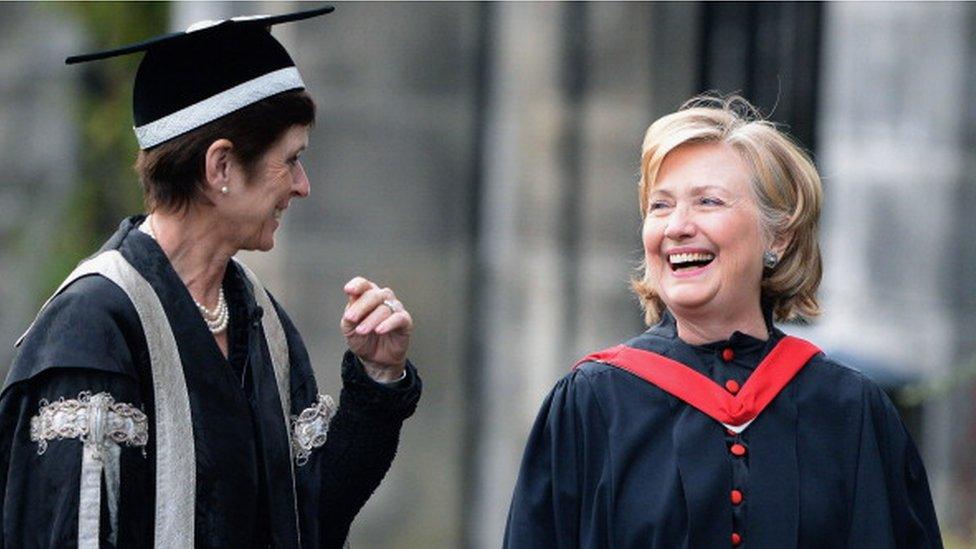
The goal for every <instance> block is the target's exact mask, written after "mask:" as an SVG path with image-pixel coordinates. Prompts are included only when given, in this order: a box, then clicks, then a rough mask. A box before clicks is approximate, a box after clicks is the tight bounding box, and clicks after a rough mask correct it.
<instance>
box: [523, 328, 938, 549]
mask: <svg viewBox="0 0 976 549" xmlns="http://www.w3.org/2000/svg"><path fill="white" fill-rule="evenodd" d="M770 328H771V332H770V333H771V337H770V338H769V340H767V341H761V340H758V339H755V338H752V337H749V336H747V335H744V334H741V333H738V332H737V333H735V334H734V335H733V336H732V337H731V338H730V339H729V340H728V341H721V342H715V343H712V344H707V345H700V346H693V345H688V344H686V343H684V342H683V341H681V340H680V339H679V338H678V337H677V333H676V329H675V324H674V320H673V318H672V317H671V316H670V314H668V313H667V312H666V313H665V314H664V316H663V317H662V320H661V321H660V322H659V323H658V325H656V326H655V327H653V328H651V329H650V330H648V331H647V332H645V333H644V334H642V335H641V336H638V337H637V338H634V339H632V340H631V341H628V342H627V343H626V345H628V346H630V347H634V348H637V349H642V350H647V351H652V352H655V353H658V354H660V355H663V356H665V357H668V358H670V359H673V360H677V361H678V362H681V363H683V364H685V365H687V366H688V367H690V368H693V369H694V370H696V371H698V372H699V373H701V374H703V375H705V376H707V377H709V378H711V379H712V380H714V381H715V382H716V383H718V384H719V385H722V386H726V384H727V383H728V382H729V381H730V380H731V381H734V383H731V384H729V385H728V386H729V387H732V388H733V390H734V389H735V388H736V387H738V386H742V385H743V384H744V383H745V381H746V380H747V379H748V378H749V376H750V374H751V373H752V371H753V370H754V369H755V367H756V365H757V364H758V363H759V362H760V361H761V360H762V358H763V357H765V356H766V355H767V354H768V353H769V352H770V350H771V349H772V348H773V347H774V346H775V345H776V343H778V342H779V341H780V340H781V339H782V338H783V337H784V334H783V333H782V332H781V331H779V330H778V329H775V328H773V327H772V325H771V324H770ZM734 445H738V446H739V447H738V448H735V449H734V450H735V453H733V447H734ZM736 454H742V455H736ZM733 545H735V546H738V547H740V548H746V547H751V548H763V549H766V548H777V549H779V548H785V547H810V548H814V547H816V548H823V547H852V548H854V547H856V548H889V547H890V548H895V547H898V548H901V547H904V548H909V547H910V548H922V547H942V542H941V538H940V534H939V527H938V523H937V521H936V516H935V511H934V509H933V505H932V499H931V495H930V492H929V487H928V482H927V479H926V474H925V469H924V467H923V466H922V462H921V460H920V458H919V454H918V451H917V449H916V447H915V444H914V443H913V442H912V439H911V437H910V436H909V434H908V432H907V431H906V430H905V427H904V425H903V424H902V422H901V420H900V418H899V417H898V414H897V412H896V410H895V408H894V406H893V405H892V404H891V402H890V401H889V399H888V398H887V396H886V395H885V394H884V393H883V392H882V391H881V390H880V389H879V388H878V387H877V386H876V385H874V384H873V383H872V382H871V381H869V380H868V379H866V378H865V377H863V376H862V375H861V374H859V373H857V372H855V371H853V370H851V369H849V368H846V367H844V366H842V365H840V364H837V363H835V362H833V361H831V360H830V359H829V358H827V357H825V356H824V355H823V354H819V355H817V356H814V357H813V358H812V359H811V360H810V361H809V362H808V363H807V365H806V366H805V367H804V368H803V369H802V370H801V371H800V372H799V373H798V374H797V375H796V377H795V378H793V380H792V381H791V382H790V383H789V384H788V385H787V386H786V387H785V388H784V389H783V390H782V391H781V392H780V393H779V395H778V396H777V397H776V398H775V399H774V400H773V401H772V402H771V403H770V404H769V406H768V407H767V408H766V409H765V410H764V411H763V412H762V413H761V414H760V415H759V416H758V417H757V418H756V419H755V421H754V422H753V423H752V424H751V425H750V426H749V427H748V428H747V429H746V430H745V431H744V432H742V433H741V434H740V435H736V434H735V433H733V432H731V431H728V430H726V428H725V427H723V426H722V425H721V424H720V423H719V422H717V421H716V420H714V419H711V418H710V417H708V416H706V415H705V414H704V413H702V412H700V411H699V410H697V409H695V408H693V407H691V406H689V405H688V404H686V403H685V402H683V401H682V400H680V399H678V398H676V397H675V396H673V395H670V394H668V393H666V392H664V391H663V390H661V389H659V388H658V387H656V386H653V385H651V384H649V383H647V382H646V381H644V380H642V379H640V378H638V377H637V376H635V375H633V374H631V373H629V372H627V371H625V370H622V369H620V368H616V367H614V366H610V365H608V364H602V363H597V362H587V363H584V364H582V365H581V366H580V367H579V368H577V369H575V370H574V371H573V372H572V373H570V374H569V375H567V376H566V377H564V378H563V379H562V380H560V381H559V382H558V383H557V384H556V387H555V388H554V389H553V391H552V392H551V393H550V395H549V396H548V398H547V399H546V400H545V403H544V404H543V406H542V410H541V411H540V412H539V415H538V418H537V419H536V422H535V425H534V426H533V428H532V432H531V434H530V436H529V441H528V444H527V446H526V450H525V454H524V457H523V460H522V465H521V470H520V472H519V477H518V481H517V483H516V487H515V493H514V497H513V499H512V504H511V508H510V511H509V516H508V525H507V528H506V533H505V547H507V548H511V549H517V548H543V547H545V548H556V547H558V548H570V547H587V548H598V547H599V548H603V547H607V548H609V547H613V548H702V547H707V548H711V547H716V548H717V547H730V546H733Z"/></svg>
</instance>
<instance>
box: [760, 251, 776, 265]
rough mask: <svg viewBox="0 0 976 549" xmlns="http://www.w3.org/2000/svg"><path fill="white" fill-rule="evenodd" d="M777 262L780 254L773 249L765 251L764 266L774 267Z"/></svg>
mask: <svg viewBox="0 0 976 549" xmlns="http://www.w3.org/2000/svg"><path fill="white" fill-rule="evenodd" d="M777 263H779V256H777V255H776V252H774V251H772V250H766V251H765V252H763V267H766V268H767V269H772V268H773V267H775V266H776V264H777Z"/></svg>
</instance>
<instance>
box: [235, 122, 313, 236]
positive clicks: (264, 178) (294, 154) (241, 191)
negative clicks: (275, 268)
mask: <svg viewBox="0 0 976 549" xmlns="http://www.w3.org/2000/svg"><path fill="white" fill-rule="evenodd" d="M307 146H308V127H306V126H292V127H291V128H290V129H288V130H287V131H286V132H285V133H284V134H283V135H282V136H281V137H280V138H279V139H278V141H276V142H275V143H274V144H273V145H272V146H271V148H270V149H268V151H267V152H266V153H265V154H264V156H262V157H261V158H260V159H259V160H258V162H257V163H256V165H255V167H254V170H253V173H251V174H247V173H246V172H245V171H244V170H243V169H242V168H240V167H237V168H236V169H235V171H236V174H237V177H236V180H237V181H238V182H235V183H234V184H232V185H231V186H230V187H231V188H230V191H229V192H228V193H227V194H226V195H224V196H222V197H221V200H220V203H221V209H222V217H223V218H224V221H225V228H226V229H227V230H228V231H229V232H230V238H231V239H233V240H234V241H235V243H236V247H237V248H238V249H242V250H262V251H268V250H270V249H271V248H272V247H274V233H275V230H277V228H278V225H279V224H280V222H281V216H282V213H283V212H284V210H285V209H286V208H288V204H289V202H290V201H291V199H292V198H296V197H298V198H304V197H306V196H308V193H309V181H308V177H307V176H306V174H305V168H304V167H303V166H302V163H301V160H300V156H301V154H302V152H304V151H305V148H306V147H307Z"/></svg>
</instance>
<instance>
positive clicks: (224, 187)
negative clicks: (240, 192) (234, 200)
mask: <svg viewBox="0 0 976 549" xmlns="http://www.w3.org/2000/svg"><path fill="white" fill-rule="evenodd" d="M229 192H230V189H228V188H227V185H224V186H223V187H221V188H220V194H227V193H229Z"/></svg>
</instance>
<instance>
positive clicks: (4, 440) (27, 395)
mask: <svg viewBox="0 0 976 549" xmlns="http://www.w3.org/2000/svg"><path fill="white" fill-rule="evenodd" d="M120 294H121V290H119V289H118V288H117V287H114V285H112V284H111V283H110V282H108V281H107V280H105V279H102V278H100V277H86V278H83V279H81V280H79V281H77V282H76V283H75V284H73V285H72V286H70V287H69V288H68V290H66V291H65V292H64V293H63V294H61V295H59V296H58V297H57V298H56V299H55V300H53V301H52V302H51V303H50V305H49V306H48V307H47V308H46V309H45V310H44V311H43V312H42V314H41V316H40V317H39V318H38V321H37V323H36V324H35V325H34V327H33V329H32V330H31V332H30V333H29V335H28V336H27V338H26V339H25V340H24V344H23V345H22V347H21V348H20V349H19V352H18V354H17V356H16V357H15V359H14V363H13V365H12V366H11V371H10V375H9V376H8V380H7V384H6V386H5V387H4V390H3V393H2V395H0V494H2V497H3V499H2V504H0V524H2V531H0V547H75V546H77V545H78V542H79V540H78V535H79V512H80V511H82V509H80V506H79V501H80V497H81V473H82V461H83V452H84V445H85V444H86V443H85V442H83V439H82V433H81V432H80V428H81V426H82V425H83V424H84V425H86V428H87V425H88V424H89V423H88V422H86V421H83V420H80V419H79V416H77V415H75V414H71V413H65V412H66V411H68V412H70V410H69V409H68V408H65V406H66V405H67V406H72V405H74V406H77V405H83V406H87V405H88V403H90V402H91V400H90V399H92V398H95V399H96V400H98V401H100V402H104V401H102V400H100V399H102V397H111V399H112V400H111V402H110V404H114V405H119V406H121V407H115V408H113V410H120V411H124V412H130V411H138V413H139V414H142V410H144V409H145V408H144V406H143V403H142V402H141V400H140V396H139V395H140V392H139V387H138V383H137V382H136V380H135V379H134V378H133V377H132V376H131V375H128V372H131V371H132V360H131V359H132V356H131V352H130V348H129V345H128V344H127V337H126V335H127V334H125V333H123V332H125V331H126V330H124V329H123V328H122V327H120V325H119V323H118V321H119V319H121V318H123V317H124V316H125V315H127V314H128V312H127V311H124V305H125V303H127V300H125V298H124V295H122V296H121V297H120ZM132 314H134V311H133V312H132ZM119 315H121V316H119ZM45 404H49V405H50V406H47V407H46V409H47V412H48V414H49V415H47V416H44V417H46V418H47V419H49V420H50V422H49V423H43V422H42V421H40V420H41V419H42V415H44V414H43V410H44V409H45ZM87 409H90V408H87ZM112 414H113V415H112V417H113V418H117V417H118V415H117V414H116V413H115V412H112ZM106 415H109V412H107V411H106ZM142 417H143V418H145V416H144V415H143V416H142ZM32 420H34V424H33V425H32ZM32 427H33V429H32ZM116 427H118V428H119V429H121V430H120V431H119V432H120V433H122V432H123V431H125V432H126V433H127V434H132V433H133V430H132V427H133V425H132V424H127V425H125V426H119V425H116ZM84 436H85V437H86V438H89V439H92V440H93V438H92V437H89V436H88V435H87V434H85V435H84ZM120 436H121V437H122V438H126V436H127V435H126V436H123V435H122V434H120ZM147 438H148V422H146V423H144V424H142V425H141V431H140V441H139V442H140V443H141V444H138V445H130V444H128V443H126V442H122V443H115V442H112V441H109V440H105V441H104V443H105V448H106V449H107V448H108V447H110V446H113V445H114V446H115V448H116V450H117V451H118V452H119V454H117V455H118V460H111V461H110V462H111V463H114V464H115V465H120V467H116V468H114V469H113V470H114V471H116V472H119V470H120V469H121V472H120V476H119V475H116V476H110V477H106V476H105V475H106V474H107V471H108V469H106V468H103V469H102V475H101V479H100V480H98V479H97V477H96V480H95V482H100V483H101V485H102V486H101V489H100V492H101V495H100V498H99V503H100V506H101V508H100V509H99V510H98V511H97V512H98V513H99V523H100V527H99V528H98V537H99V543H98V544H99V545H100V546H101V547H115V546H134V545H133V543H137V542H138V540H139V539H141V538H142V537H143V536H144V535H145V533H146V532H149V533H151V528H149V527H148V524H147V521H151V517H149V518H147V517H146V516H144V515H145V513H143V512H142V511H141V509H142V508H144V507H145V506H143V505H138V504H137V502H136V501H133V500H132V499H131V498H133V497H135V498H137V499H140V498H143V497H145V496H144V495H143V494H144V493H145V492H146V490H145V486H144V483H143V482H142V480H145V479H148V474H149V467H148V465H147V464H146V458H145V453H144V450H145V444H146V442H147V441H146V439H147ZM129 442H134V441H133V440H131V439H129ZM106 462H109V460H108V458H106ZM110 478H114V479H118V480H119V482H118V483H117V484H116V483H114V482H113V483H112V484H107V482H108V480H109V479H110ZM112 486H117V487H118V489H116V490H112ZM109 493H111V497H109ZM110 509H112V511H111V512H110ZM123 524H124V527H122V526H120V525H123ZM150 524H151V523H150ZM93 543H94V542H93Z"/></svg>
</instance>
